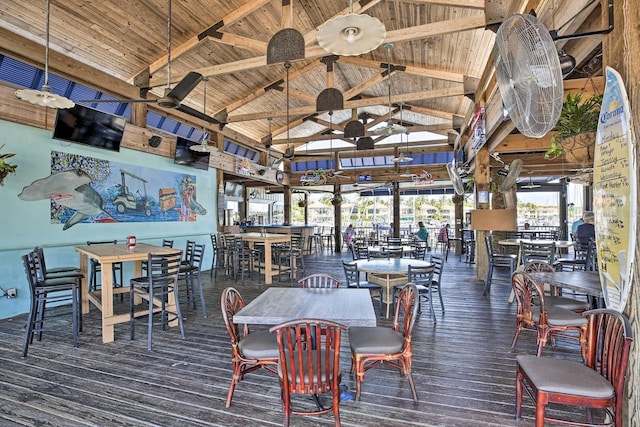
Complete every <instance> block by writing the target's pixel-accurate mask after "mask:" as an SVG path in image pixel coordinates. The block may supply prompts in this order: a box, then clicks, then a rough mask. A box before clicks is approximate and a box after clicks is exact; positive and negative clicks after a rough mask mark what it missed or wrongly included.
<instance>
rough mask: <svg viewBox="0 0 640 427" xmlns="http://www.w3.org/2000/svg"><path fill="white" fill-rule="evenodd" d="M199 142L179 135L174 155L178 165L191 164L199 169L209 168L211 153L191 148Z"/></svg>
mask: <svg viewBox="0 0 640 427" xmlns="http://www.w3.org/2000/svg"><path fill="white" fill-rule="evenodd" d="M199 144H200V143H199V142H195V141H191V140H190V139H186V138H182V137H178V139H177V140H176V154H175V156H174V157H173V161H174V163H176V164H178V165H185V166H190V167H193V168H197V169H203V170H207V169H209V154H210V153H201V152H198V151H193V150H190V149H189V147H191V146H192V145H199Z"/></svg>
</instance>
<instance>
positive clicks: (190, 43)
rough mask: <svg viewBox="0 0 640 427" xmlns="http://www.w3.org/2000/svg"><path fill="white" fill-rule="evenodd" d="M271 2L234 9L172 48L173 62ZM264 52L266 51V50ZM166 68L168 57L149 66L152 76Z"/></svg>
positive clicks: (257, 1) (255, 2)
mask: <svg viewBox="0 0 640 427" xmlns="http://www.w3.org/2000/svg"><path fill="white" fill-rule="evenodd" d="M270 1H271V0H249V1H248V2H246V3H245V4H243V5H242V6H240V7H238V8H236V9H234V10H233V11H232V12H231V13H229V14H228V15H226V16H225V17H224V18H222V19H221V20H220V21H218V22H216V23H215V24H214V25H212V26H210V27H209V28H206V29H204V30H202V31H201V32H200V33H199V34H198V35H195V36H193V37H191V38H189V39H188V40H187V41H186V42H184V43H182V44H181V45H180V46H177V47H176V48H175V49H173V48H172V49H171V57H172V58H171V60H174V59H176V58H178V57H179V56H181V55H183V54H184V53H186V52H188V51H190V50H191V49H193V48H194V47H196V46H198V44H200V42H201V41H202V40H203V39H204V38H205V37H207V36H208V35H209V34H216V33H218V34H220V32H221V31H222V30H223V29H225V28H226V27H228V26H230V25H232V24H234V23H236V22H238V21H239V20H241V19H242V18H244V17H245V16H247V15H250V14H252V13H253V12H255V11H256V10H258V9H260V8H261V7H262V6H264V5H265V4H267V3H270ZM231 36H232V35H227V40H229V37H231ZM236 37H239V36H236ZM221 41H222V40H221ZM255 42H256V43H257V45H259V43H261V42H259V41H257V40H256V41H255ZM264 51H266V48H265V50H264ZM264 51H263V52H264ZM166 66H167V55H163V56H162V57H160V58H158V59H157V60H155V61H153V62H152V63H151V64H149V71H150V72H151V74H153V73H155V72H156V71H158V70H160V69H162V68H164V67H166ZM178 81H179V80H178ZM172 83H175V82H172ZM158 86H159V85H158Z"/></svg>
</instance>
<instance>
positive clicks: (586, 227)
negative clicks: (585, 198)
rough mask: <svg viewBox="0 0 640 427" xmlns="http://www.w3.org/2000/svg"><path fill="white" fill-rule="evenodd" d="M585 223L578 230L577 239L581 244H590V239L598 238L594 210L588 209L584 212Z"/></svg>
mask: <svg viewBox="0 0 640 427" xmlns="http://www.w3.org/2000/svg"><path fill="white" fill-rule="evenodd" d="M582 219H583V220H584V224H582V225H581V226H580V227H578V229H577V230H576V234H575V237H576V240H577V241H578V243H581V244H585V245H586V244H588V243H589V240H591V239H595V238H596V227H595V225H594V222H595V215H594V213H593V212H592V211H587V212H585V213H584V214H582Z"/></svg>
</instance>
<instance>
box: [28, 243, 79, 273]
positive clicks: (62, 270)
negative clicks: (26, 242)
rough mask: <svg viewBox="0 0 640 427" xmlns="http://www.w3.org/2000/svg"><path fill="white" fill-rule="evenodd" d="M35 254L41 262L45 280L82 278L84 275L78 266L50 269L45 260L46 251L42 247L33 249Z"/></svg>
mask: <svg viewBox="0 0 640 427" xmlns="http://www.w3.org/2000/svg"><path fill="white" fill-rule="evenodd" d="M33 252H35V253H36V255H37V257H38V260H39V261H40V268H41V273H42V275H43V277H44V278H45V279H48V278H53V277H60V276H65V277H68V276H76V275H80V276H82V273H80V267H76V266H64V267H54V268H49V267H48V266H47V263H46V260H45V256H44V249H43V248H42V246H36V247H35V248H33Z"/></svg>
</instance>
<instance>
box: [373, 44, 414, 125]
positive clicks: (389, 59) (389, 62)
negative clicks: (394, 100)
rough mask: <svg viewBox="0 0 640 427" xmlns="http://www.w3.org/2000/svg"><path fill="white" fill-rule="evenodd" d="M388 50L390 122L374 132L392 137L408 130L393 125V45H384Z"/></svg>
mask: <svg viewBox="0 0 640 427" xmlns="http://www.w3.org/2000/svg"><path fill="white" fill-rule="evenodd" d="M384 47H385V49H387V79H388V83H389V120H387V124H386V125H385V126H381V127H379V128H376V129H374V130H373V133H374V134H376V135H383V136H391V135H397V134H402V133H406V132H407V128H406V127H404V126H400V125H397V124H395V123H393V116H392V115H393V110H392V109H391V48H392V47H393V43H387V44H385V45H384Z"/></svg>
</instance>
